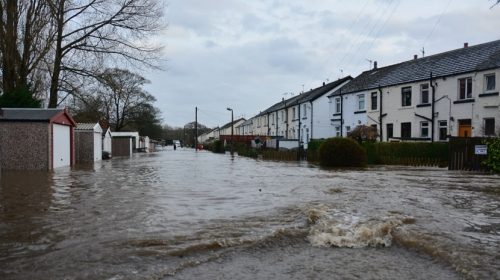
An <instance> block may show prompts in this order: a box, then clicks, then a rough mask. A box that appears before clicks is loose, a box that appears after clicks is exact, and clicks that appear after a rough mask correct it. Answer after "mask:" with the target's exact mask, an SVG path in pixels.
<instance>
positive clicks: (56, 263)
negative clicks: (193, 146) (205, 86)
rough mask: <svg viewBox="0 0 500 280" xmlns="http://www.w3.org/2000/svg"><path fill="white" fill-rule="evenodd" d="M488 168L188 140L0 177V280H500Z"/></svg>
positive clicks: (494, 189)
mask: <svg viewBox="0 0 500 280" xmlns="http://www.w3.org/2000/svg"><path fill="white" fill-rule="evenodd" d="M499 190H500V177H499V176H492V175H478V174H473V173H459V172H449V171H447V170H445V169H437V168H436V169H434V168H410V167H372V168H367V169H355V170H323V169H320V168H318V167H316V166H313V165H309V164H307V163H283V162H270V161H258V160H252V159H247V158H241V157H231V156H230V155H217V154H212V153H209V152H195V151H193V150H182V149H178V150H177V151H173V150H169V151H162V152H158V153H154V154H140V155H134V157H132V158H130V159H128V158H127V159H119V158H116V159H113V160H111V161H105V162H102V163H98V164H96V165H95V166H94V167H87V168H86V167H81V168H77V169H74V170H69V169H59V170H56V171H55V172H53V173H44V172H38V173H37V172H30V173H26V172H6V171H4V172H3V173H1V175H0V279H500V209H499V202H500V192H499Z"/></svg>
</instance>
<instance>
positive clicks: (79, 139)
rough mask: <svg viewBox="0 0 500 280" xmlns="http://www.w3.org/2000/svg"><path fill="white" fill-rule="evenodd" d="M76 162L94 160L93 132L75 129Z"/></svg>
mask: <svg viewBox="0 0 500 280" xmlns="http://www.w3.org/2000/svg"><path fill="white" fill-rule="evenodd" d="M75 160H76V163H93V162H94V132H93V131H76V130H75Z"/></svg>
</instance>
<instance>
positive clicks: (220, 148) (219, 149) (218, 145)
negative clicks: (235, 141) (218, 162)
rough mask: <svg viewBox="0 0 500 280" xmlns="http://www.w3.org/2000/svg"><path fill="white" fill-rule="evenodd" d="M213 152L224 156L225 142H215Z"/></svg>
mask: <svg viewBox="0 0 500 280" xmlns="http://www.w3.org/2000/svg"><path fill="white" fill-rule="evenodd" d="M212 152H214V153H218V154H223V153H225V152H226V151H225V150H224V142H222V141H220V140H215V141H214V143H213V145H212Z"/></svg>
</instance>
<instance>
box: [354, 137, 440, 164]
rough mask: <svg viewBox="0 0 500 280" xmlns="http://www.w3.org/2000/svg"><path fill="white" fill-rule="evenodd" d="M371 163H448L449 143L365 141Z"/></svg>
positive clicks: (364, 144) (364, 145)
mask: <svg viewBox="0 0 500 280" xmlns="http://www.w3.org/2000/svg"><path fill="white" fill-rule="evenodd" d="M362 145H363V147H364V148H365V150H366V152H367V156H368V163H369V164H402V165H441V166H444V165H447V163H448V153H449V145H448V143H443V142H437V143H436V142H435V143H423V142H416V143H415V142H383V143H380V142H377V143H372V142H365V143H363V144H362Z"/></svg>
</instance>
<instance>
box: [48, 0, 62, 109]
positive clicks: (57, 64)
mask: <svg viewBox="0 0 500 280" xmlns="http://www.w3.org/2000/svg"><path fill="white" fill-rule="evenodd" d="M64 5H65V0H61V1H60V2H59V3H58V7H57V19H56V20H57V22H56V25H57V31H56V32H57V33H56V34H57V35H56V50H55V55H54V68H53V69H52V77H51V80H50V92H49V108H57V101H58V96H57V95H58V92H59V75H60V74H61V62H62V57H63V50H62V40H63V32H64Z"/></svg>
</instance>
